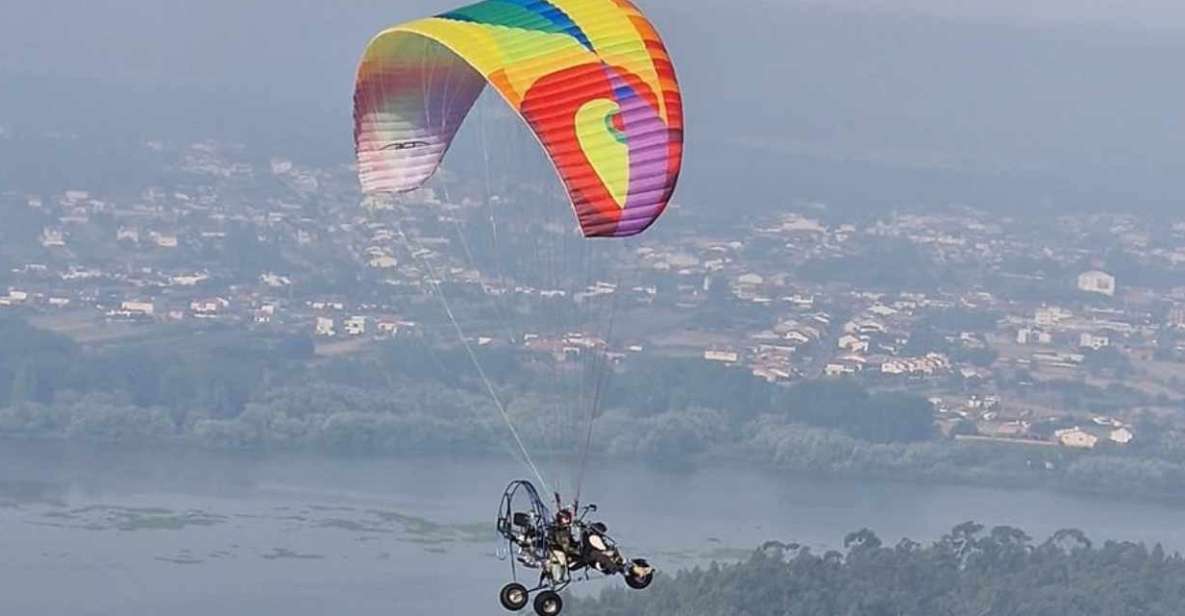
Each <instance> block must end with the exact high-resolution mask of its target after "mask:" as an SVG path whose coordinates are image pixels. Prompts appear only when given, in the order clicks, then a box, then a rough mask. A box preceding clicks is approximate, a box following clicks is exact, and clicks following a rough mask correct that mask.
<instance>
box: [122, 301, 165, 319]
mask: <svg viewBox="0 0 1185 616" xmlns="http://www.w3.org/2000/svg"><path fill="white" fill-rule="evenodd" d="M119 309H120V310H122V311H124V312H127V313H130V314H142V315H144V316H148V317H150V316H152V315H153V314H155V313H156V306H155V305H153V303H152V302H136V301H131V302H124V303H122V304H120V305H119Z"/></svg>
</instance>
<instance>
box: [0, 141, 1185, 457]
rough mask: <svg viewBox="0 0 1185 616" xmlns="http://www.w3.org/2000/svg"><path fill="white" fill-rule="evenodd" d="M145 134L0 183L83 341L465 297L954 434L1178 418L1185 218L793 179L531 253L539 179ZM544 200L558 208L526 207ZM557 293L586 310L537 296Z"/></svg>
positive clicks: (1133, 438)
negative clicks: (517, 184) (876, 206)
mask: <svg viewBox="0 0 1185 616" xmlns="http://www.w3.org/2000/svg"><path fill="white" fill-rule="evenodd" d="M144 147H145V148H146V149H148V150H150V151H152V152H155V153H157V155H158V156H159V157H160V159H161V160H162V165H163V166H164V167H165V168H166V169H167V174H165V177H167V178H168V181H165V182H159V183H155V184H146V185H144V186H142V187H139V191H138V192H129V193H127V194H103V193H100V192H97V191H94V190H92V189H89V188H88V187H86V186H71V187H63V188H62V189H61V190H58V191H53V192H47V193H45V194H26V193H13V192H9V193H4V194H2V195H0V207H2V209H3V211H4V212H6V216H7V217H8V218H9V223H7V224H6V226H5V229H4V234H5V244H4V245H3V246H2V247H0V255H2V257H3V259H4V261H3V263H4V264H5V265H6V267H7V268H8V270H9V271H7V272H6V273H5V274H4V275H3V276H2V277H0V282H2V283H3V286H0V311H7V312H11V313H13V314H20V315H24V316H26V317H27V318H29V319H30V321H31V322H33V323H34V324H36V325H37V326H38V327H42V328H45V329H49V330H52V331H56V332H59V333H63V334H65V335H68V336H70V337H72V338H74V339H76V340H78V341H79V342H84V343H89V344H104V343H108V342H110V341H116V340H121V339H127V338H134V337H151V336H152V335H153V332H154V331H157V330H159V329H161V328H166V327H167V328H173V329H174V330H175V329H176V328H193V329H200V328H204V327H211V326H215V325H216V326H218V327H230V328H234V329H236V330H241V331H242V332H243V333H244V334H245V335H249V334H250V333H251V332H282V333H286V334H291V335H296V336H307V337H310V338H312V339H313V341H314V343H315V349H316V353H317V355H319V356H338V355H349V354H354V353H363V352H366V350H367V349H368V348H370V347H372V346H373V345H376V344H398V343H399V341H400V340H402V339H405V338H409V337H415V338H423V337H425V336H429V337H432V338H433V339H434V340H437V341H439V342H441V343H443V344H450V343H453V344H455V343H456V340H455V337H450V336H449V335H448V333H449V330H448V329H447V327H446V324H445V321H444V316H443V311H442V310H441V309H440V305H439V304H438V300H439V299H440V298H441V297H444V298H445V301H446V302H447V301H449V300H451V301H452V302H453V303H454V305H455V306H456V307H457V308H458V310H459V311H460V312H463V313H467V314H469V315H470V316H469V317H468V318H463V319H461V320H462V321H463V322H464V325H465V327H464V336H465V338H466V340H465V341H464V342H465V343H466V344H472V345H475V346H482V347H486V346H488V347H506V348H513V349H519V350H521V351H523V352H527V353H532V354H535V355H538V356H539V357H540V358H541V360H543V361H551V362H557V363H562V362H565V361H569V360H571V359H572V358H573V357H578V356H580V355H581V354H599V355H602V356H604V357H606V358H608V359H611V360H612V361H613V362H615V363H617V364H621V365H628V364H629V363H631V362H644V361H647V358H650V357H680V358H697V359H698V360H700V361H703V362H711V363H718V364H723V365H727V366H732V367H735V368H736V369H743V370H745V371H748V372H750V373H751V374H752V375H754V376H756V377H759V378H760V379H763V380H765V381H768V382H770V383H776V384H787V385H788V384H793V383H796V382H801V381H804V380H810V379H818V378H835V379H852V380H855V381H858V382H860V383H862V384H865V385H867V386H869V387H872V388H878V389H887V390H900V391H909V392H912V393H916V394H919V395H923V396H925V397H926V398H928V399H929V400H930V402H931V403H932V404H933V406H934V409H935V413H936V416H937V417H938V418H939V419H938V425H939V427H940V428H941V430H942V433H943V434H945V435H947V436H948V437H950V438H952V439H956V440H960V441H968V442H998V443H1004V444H1014V445H1017V446H1063V447H1070V448H1084V449H1089V448H1095V447H1098V446H1109V447H1122V446H1126V445H1129V444H1131V443H1133V442H1138V441H1139V438H1140V428H1139V425H1140V423H1141V422H1142V421H1145V420H1148V419H1155V420H1158V421H1170V422H1173V421H1179V420H1176V419H1174V417H1175V416H1174V414H1173V413H1171V411H1172V410H1173V409H1176V408H1179V406H1180V404H1181V400H1182V398H1183V397H1185V220H1183V221H1170V222H1169V223H1167V224H1166V223H1165V222H1164V221H1155V220H1151V219H1147V220H1144V219H1140V218H1137V217H1134V216H1131V215H1123V214H1092V215H1087V216H1081V217H1076V218H1073V219H1070V218H1052V219H1037V220H1031V219H1026V218H1024V217H1002V216H999V215H996V214H990V213H988V212H984V211H980V210H977V209H974V208H970V207H962V206H954V205H952V206H948V207H944V208H931V209H930V210H927V211H907V210H901V211H897V212H883V213H880V214H879V215H876V216H865V217H863V218H862V219H860V220H856V219H850V220H849V219H845V218H844V217H843V215H842V213H839V212H837V211H835V210H834V209H833V208H831V207H829V206H827V205H826V204H819V203H811V202H796V203H794V204H793V206H792V207H791V206H789V205H788V206H786V207H777V208H769V209H768V210H767V211H764V212H755V213H754V214H753V215H752V216H747V217H744V218H742V219H740V220H739V221H737V222H735V223H734V224H715V223H712V224H704V221H703V219H702V217H703V214H702V213H697V212H696V205H697V204H693V203H683V202H679V201H678V200H676V203H675V205H673V206H672V211H671V212H669V213H668V215H667V216H666V217H665V218H664V220H663V221H661V222H660V223H659V225H658V226H657V227H656V228H655V229H654V230H652V231H651V232H649V233H646V234H643V235H642V236H641V237H640V238H637V239H635V240H630V241H628V242H620V243H617V244H614V245H613V246H611V247H609V248H606V249H604V251H603V252H601V253H597V254H593V255H592V256H587V254H588V249H585V248H578V249H577V252H580V251H584V254H585V255H586V256H583V257H570V258H568V259H569V261H570V262H569V263H567V264H562V265H551V266H549V267H548V268H544V267H542V266H541V265H540V263H542V261H543V260H548V261H549V262H553V261H556V260H557V255H560V254H561V253H564V252H565V251H568V250H569V249H568V248H567V246H569V245H570V243H571V241H572V238H571V236H572V235H573V234H574V233H575V230H574V229H573V228H572V225H570V224H566V223H565V222H564V217H570V216H571V212H570V209H569V208H568V205H567V204H566V202H563V201H562V200H560V199H558V198H557V197H555V196H548V193H547V192H546V191H545V190H536V189H530V190H527V189H522V190H519V191H514V190H512V189H509V188H505V189H501V190H500V191H499V192H498V193H497V194H492V193H490V192H489V191H488V188H487V189H486V192H485V193H484V194H483V191H482V188H480V186H479V184H480V182H467V181H466V179H465V178H462V177H458V176H447V175H446V176H445V177H442V178H439V179H438V180H436V181H434V183H433V184H432V187H431V188H425V189H422V190H420V191H417V192H416V193H412V194H409V195H403V196H397V197H381V196H380V197H374V196H372V197H363V196H362V195H360V194H359V193H358V189H357V186H356V180H355V178H354V174H353V170H352V169H351V168H349V167H348V166H345V165H342V166H338V167H332V168H309V167H304V166H301V165H299V164H296V163H294V162H292V161H289V160H286V159H282V158H273V159H271V160H269V161H266V162H258V161H254V162H253V161H252V160H251V159H250V157H247V156H246V155H245V154H244V153H243V152H242V150H241V148H237V147H236V146H231V145H226V144H219V143H213V142H203V143H196V144H190V145H185V146H167V145H164V144H161V143H146V144H144ZM450 194H451V195H452V196H451V197H450ZM527 202H530V203H527ZM540 204H545V205H546V206H547V207H549V208H550V210H551V211H552V212H553V213H552V214H551V215H550V216H551V218H549V219H547V220H545V221H544V223H546V224H534V222H535V221H533V220H532V221H530V222H532V224H528V222H524V221H525V220H526V219H528V218H530V217H528V216H525V215H522V214H519V213H516V208H520V207H521V210H520V211H521V212H527V211H532V212H533V211H534V210H533V209H532V208H537V207H542V205H540ZM493 211H497V212H498V214H497V215H498V217H499V218H500V219H501V220H500V221H498V223H500V224H501V227H500V229H498V233H501V234H502V237H501V240H500V242H501V245H500V246H498V245H491V243H490V242H489V241H488V239H489V238H488V237H487V236H489V235H490V231H489V227H490V225H491V219H492V217H493V215H492V214H491V212H493ZM532 216H533V215H532ZM497 241H498V240H496V241H495V244H496V243H497ZM541 247H543V249H542V251H541ZM498 250H502V251H504V252H505V253H508V254H505V255H504V256H502V257H498V258H492V257H490V256H489V255H491V254H493V253H494V252H496V251H498ZM475 255H476V256H475ZM194 263H201V264H203V265H202V266H201V267H200V268H196V269H195V268H194V267H193V265H192V264H194ZM544 270H546V271H544ZM609 305H612V306H613V308H612V311H614V312H616V311H620V312H621V315H619V316H617V317H615V318H616V320H617V321H618V322H619V323H620V325H619V326H618V327H617V329H616V331H615V332H614V333H613V334H612V335H610V334H609V333H608V331H607V329H608V328H607V327H606V325H605V320H606V319H607V317H606V316H605V314H606V313H607V312H609V311H610V309H609V308H606V306H609ZM557 306H561V307H562V306H567V308H568V309H569V312H570V313H571V314H574V315H575V316H570V317H569V318H567V320H566V321H563V322H560V321H561V320H556V319H544V320H543V321H539V320H536V319H535V318H534V317H532V316H529V315H539V314H548V313H549V312H548V311H553V312H562V311H563V310H562V309H557ZM491 307H492V309H491ZM573 308H575V309H574V310H572V309H573ZM481 315H485V316H481ZM491 315H494V316H491ZM450 316H451V315H450ZM1173 425H1174V427H1176V424H1173Z"/></svg>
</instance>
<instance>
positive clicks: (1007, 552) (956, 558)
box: [571, 522, 1185, 616]
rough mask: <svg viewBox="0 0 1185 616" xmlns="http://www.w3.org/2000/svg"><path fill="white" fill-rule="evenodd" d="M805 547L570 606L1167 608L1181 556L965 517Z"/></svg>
mask: <svg viewBox="0 0 1185 616" xmlns="http://www.w3.org/2000/svg"><path fill="white" fill-rule="evenodd" d="M843 546H844V548H843V550H842V551H839V550H836V551H828V552H826V553H823V554H816V553H814V552H812V551H811V550H810V549H808V548H805V547H801V546H799V545H796V544H785V543H780V542H776V541H771V542H769V543H767V544H766V545H764V546H762V547H761V548H760V549H758V550H756V551H754V552H753V554H752V555H751V556H750V557H749V558H747V559H745V560H743V561H741V562H738V563H734V564H717V563H713V564H712V565H710V566H708V567H706V568H697V569H693V570H690V571H682V572H678V573H676V574H674V575H672V576H666V577H660V578H658V579H656V580H655V583H654V584H653V586H651V587H650V588H649V589H647V590H646V591H645V592H637V591H631V590H626V589H624V588H622V589H616V588H615V589H611V590H606V591H603V592H602V593H601V594H600V595H599V596H597V597H595V598H589V599H582V600H578V601H576V602H574V604H573V606H572V607H571V610H572V614H574V615H575V614H590V615H591V614H597V615H599V616H989V615H991V616H1036V615H1040V616H1093V615H1102V614H1107V615H1120V614H1124V615H1131V616H1136V615H1140V616H1175V615H1178V614H1183V613H1185V559H1183V558H1182V557H1181V556H1180V555H1179V554H1176V553H1174V554H1167V553H1166V552H1165V550H1164V549H1163V548H1162V547H1161V546H1160V545H1159V544H1158V545H1155V546H1153V547H1151V548H1149V547H1148V546H1146V545H1144V544H1139V543H1130V542H1120V541H1106V542H1105V543H1102V544H1095V543H1094V542H1093V541H1091V539H1090V538H1089V537H1087V536H1086V535H1085V534H1084V533H1082V532H1081V531H1078V530H1074V529H1066V530H1060V531H1057V532H1056V533H1054V534H1053V535H1052V536H1051V537H1049V538H1047V539H1045V540H1044V541H1040V542H1037V541H1035V540H1034V539H1033V538H1031V537H1030V536H1029V535H1028V534H1026V533H1025V532H1024V531H1023V530H1021V529H1018V528H1013V527H1008V526H997V527H994V528H991V529H988V528H985V527H984V526H982V525H980V524H976V523H974V522H966V523H963V524H960V525H958V526H956V527H955V528H953V529H952V530H951V531H950V532H948V533H946V534H945V535H943V536H942V537H941V538H940V539H938V540H936V541H934V542H932V543H929V544H920V543H917V542H915V541H911V540H909V539H903V540H901V541H899V542H898V543H896V544H895V545H885V544H884V543H883V542H882V541H881V539H880V538H879V537H877V535H876V534H875V533H874V532H872V531H870V530H868V529H864V530H860V531H856V532H853V533H850V534H848V535H847V537H845V538H844V541H843Z"/></svg>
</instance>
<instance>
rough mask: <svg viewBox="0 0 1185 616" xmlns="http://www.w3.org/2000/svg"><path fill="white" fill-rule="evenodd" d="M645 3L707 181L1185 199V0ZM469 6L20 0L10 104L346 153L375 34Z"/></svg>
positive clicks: (58, 118) (116, 127)
mask: <svg viewBox="0 0 1185 616" xmlns="http://www.w3.org/2000/svg"><path fill="white" fill-rule="evenodd" d="M640 4H641V5H642V6H643V7H644V8H645V9H646V10H647V12H648V14H649V16H650V17H651V18H652V19H653V20H654V21H655V22H656V24H657V25H658V27H659V30H660V31H661V32H662V33H663V35H664V38H665V39H666V42H667V45H668V47H669V48H670V50H671V52H672V54H673V56H674V57H675V60H676V65H677V67H678V70H679V75H680V80H681V83H682V85H683V88H684V94H685V97H686V106H687V114H688V136H687V138H688V152H687V156H688V161H687V170H688V173H687V174H685V177H686V178H688V180H687V181H688V182H689V183H690V184H691V185H694V184H695V183H696V182H697V181H699V180H703V182H702V184H703V186H704V190H710V189H713V188H714V189H715V190H717V191H720V190H724V187H733V189H734V190H735V189H736V188H735V187H741V186H743V187H745V188H746V189H747V190H748V191H749V192H752V193H753V194H754V195H755V196H754V200H768V199H775V198H779V197H780V196H781V195H783V194H785V192H786V191H787V190H788V188H787V186H786V185H787V184H790V183H792V184H793V186H792V188H793V191H794V193H795V195H798V196H802V197H805V198H820V199H829V200H849V201H860V200H868V199H877V198H883V199H884V200H887V201H893V202H907V201H913V200H921V201H955V200H968V198H970V197H978V198H980V199H982V200H984V201H992V202H1003V201H1012V200H1017V199H1020V200H1022V201H1023V200H1024V199H1028V198H1032V199H1039V200H1042V201H1043V202H1044V201H1049V200H1050V199H1051V198H1052V199H1053V201H1054V202H1057V203H1060V204H1061V206H1062V207H1072V206H1074V204H1075V203H1078V202H1082V201H1089V202H1100V203H1111V202H1116V203H1123V204H1126V203H1129V202H1130V203H1135V202H1143V201H1148V202H1155V203H1157V204H1159V206H1161V207H1164V205H1165V204H1166V203H1172V202H1180V200H1182V199H1185V186H1182V185H1181V183H1180V182H1179V180H1178V178H1180V177H1185V130H1183V129H1185V125H1183V122H1182V120H1181V119H1180V117H1179V116H1180V114H1181V113H1182V110H1183V109H1185V80H1181V79H1179V77H1178V75H1179V73H1180V68H1179V58H1181V57H1185V37H1182V36H1181V34H1182V31H1185V3H1181V2H1176V1H1169V0H1126V1H1124V2H1118V1H1108V2H1104V1H1101V0H1032V1H1030V2H1023V1H1021V0H991V1H985V0H945V1H944V0H801V1H796V2H775V1H773V0H747V1H746V2H744V3H743V4H734V3H728V8H727V9H726V10H724V11H721V10H720V9H718V8H717V6H718V3H707V2H703V1H702V0H692V1H688V0H680V1H679V2H673V1H668V2H661V1H659V0H641V1H640ZM450 6H451V5H449V3H448V0H445V1H444V2H439V1H436V0H399V1H395V0H384V1H379V0H352V1H345V2H333V3H330V2H327V1H324V0H235V1H229V0H208V1H203V2H192V1H189V0H155V1H153V2H143V1H142V0H42V1H39V2H37V3H14V6H11V7H6V9H5V13H6V14H5V19H3V20H0V78H3V79H4V80H6V81H7V82H8V84H9V86H10V87H8V88H2V89H0V126H4V127H6V129H8V130H10V131H13V130H20V129H21V128H22V126H28V125H32V126H36V127H37V128H38V129H41V130H48V129H50V128H53V127H57V128H58V129H59V130H65V131H73V132H83V133H85V132H88V131H92V132H93V131H98V130H100V129H102V130H106V131H108V133H105V135H106V134H109V133H112V132H122V133H128V134H131V133H136V132H137V131H139V132H143V133H145V134H146V135H147V136H165V137H168V136H169V135H168V134H167V133H176V135H177V136H178V138H182V137H180V135H184V138H195V137H198V136H201V135H203V134H209V135H210V136H214V137H218V138H225V137H227V136H228V135H229V136H236V137H238V138H240V139H241V140H242V141H248V142H252V143H259V144H264V145H262V146H261V147H267V148H271V149H272V150H285V151H283V152H277V153H282V154H288V155H291V156H293V157H296V158H300V157H301V156H302V155H304V156H312V155H314V154H318V155H322V157H323V158H324V159H326V160H346V159H348V158H349V155H350V144H349V138H350V117H349V116H350V105H351V90H352V81H353V76H354V75H353V73H354V69H355V66H356V62H357V58H358V55H359V54H360V52H361V50H362V49H363V47H364V46H365V43H366V41H367V40H368V39H369V38H370V37H371V36H372V35H373V34H375V33H376V32H377V31H379V30H380V29H382V28H383V27H384V26H387V25H391V24H394V23H398V22H400V21H403V20H407V19H412V18H415V17H419V16H423V15H425V14H431V13H433V12H437V11H439V10H442V9H445V8H449V7H450ZM162 133H164V135H162ZM104 138H106V137H104ZM2 177H3V175H2V174H0V179H2ZM722 179H724V180H731V182H732V183H733V184H731V185H730V184H729V182H728V181H721V180H722ZM1005 188H1006V190H1005ZM1066 191H1068V192H1066ZM708 194H709V195H710V196H712V197H713V198H714V197H717V196H721V194H720V193H719V192H716V193H708ZM1051 195H1053V196H1052V197H1051ZM705 196H707V195H705Z"/></svg>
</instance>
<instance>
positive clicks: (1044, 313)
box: [1033, 306, 1074, 327]
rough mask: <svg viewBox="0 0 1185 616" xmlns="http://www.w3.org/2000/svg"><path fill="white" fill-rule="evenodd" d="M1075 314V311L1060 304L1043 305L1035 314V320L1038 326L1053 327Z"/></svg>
mask: <svg viewBox="0 0 1185 616" xmlns="http://www.w3.org/2000/svg"><path fill="white" fill-rule="evenodd" d="M1072 316H1074V313H1072V312H1070V311H1069V310H1066V309H1065V308H1062V307H1060V306H1042V307H1041V308H1038V309H1037V312H1036V314H1034V315H1033V321H1034V322H1035V323H1036V324H1037V326H1038V327H1053V326H1055V325H1057V324H1058V323H1061V322H1062V321H1065V320H1067V319H1069V318H1070V317H1072Z"/></svg>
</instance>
